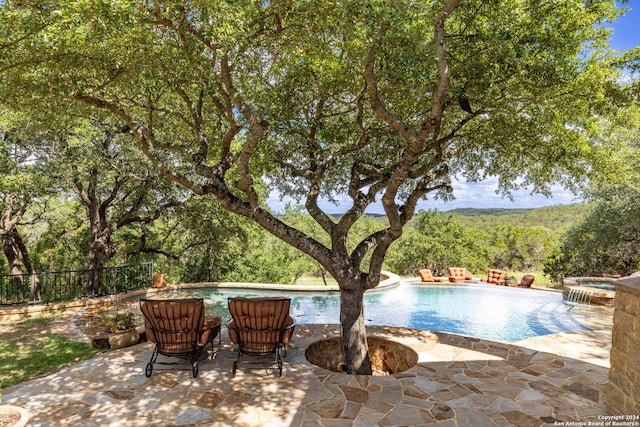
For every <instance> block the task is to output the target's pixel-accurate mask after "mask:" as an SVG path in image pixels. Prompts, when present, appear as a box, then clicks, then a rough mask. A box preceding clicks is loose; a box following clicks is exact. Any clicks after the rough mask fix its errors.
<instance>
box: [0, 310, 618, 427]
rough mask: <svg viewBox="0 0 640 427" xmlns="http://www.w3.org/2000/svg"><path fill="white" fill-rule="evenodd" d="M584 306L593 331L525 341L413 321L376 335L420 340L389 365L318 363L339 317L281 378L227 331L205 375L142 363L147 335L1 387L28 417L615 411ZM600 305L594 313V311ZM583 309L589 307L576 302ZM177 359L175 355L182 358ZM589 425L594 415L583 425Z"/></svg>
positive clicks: (329, 425) (274, 419)
mask: <svg viewBox="0 0 640 427" xmlns="http://www.w3.org/2000/svg"><path fill="white" fill-rule="evenodd" d="M585 310H587V311H586V312H585V313H583V315H582V320H583V321H584V322H585V323H589V322H591V323H592V324H593V325H597V328H592V329H595V330H594V331H590V332H581V333H573V334H557V335H548V336H543V337H536V338H532V339H529V340H526V341H522V342H519V343H516V344H507V343H501V342H493V341H487V340H483V339H478V338H472V337H465V336H461V335H455V334H448V333H440V332H428V331H420V330H415V329H406V328H392V327H368V333H369V335H370V336H379V337H381V338H384V339H389V340H394V341H397V342H400V343H402V344H404V345H407V346H409V347H411V348H412V349H413V350H415V351H416V352H417V354H418V363H417V364H416V365H415V366H413V367H411V368H410V369H408V370H406V371H404V372H401V373H396V374H393V375H388V376H351V375H347V374H342V373H337V372H332V371H329V370H326V369H323V368H320V367H318V366H315V365H312V364H311V363H309V362H308V361H307V360H306V358H305V355H304V354H305V350H306V348H307V347H308V346H309V345H310V344H312V343H314V342H316V341H318V340H320V339H328V338H334V337H337V336H339V328H338V326H337V325H298V326H297V327H296V334H295V337H294V339H293V341H292V344H291V346H290V347H289V350H288V354H287V357H286V359H285V364H284V371H283V375H282V377H280V378H278V377H275V376H274V375H273V373H272V371H271V370H269V369H257V370H256V369H252V370H248V369H243V367H246V364H241V365H240V367H239V370H238V372H237V374H236V376H235V378H231V364H232V361H233V360H234V358H235V353H234V349H233V347H232V346H231V344H230V343H229V340H228V338H227V336H226V331H223V337H222V345H221V346H220V347H219V348H218V356H217V358H216V359H214V360H203V361H201V362H200V374H199V376H198V377H197V378H195V379H194V378H192V377H191V372H190V369H188V368H189V366H188V365H186V364H185V365H184V367H185V369H184V370H163V369H162V367H161V365H155V366H154V372H153V375H152V376H151V377H150V378H146V377H145V375H144V367H145V365H146V363H147V362H148V359H149V357H150V355H151V352H152V349H153V347H152V345H151V344H149V343H144V344H139V345H136V346H133V347H129V348H126V349H122V350H117V351H111V352H106V353H103V354H101V355H99V356H97V357H94V358H92V359H90V360H86V361H83V362H79V363H77V364H74V365H72V366H70V367H68V368H64V369H61V370H59V371H57V372H54V373H51V374H48V375H46V376H43V377H40V378H37V379H34V380H30V381H27V382H24V383H22V384H19V385H16V386H13V387H10V388H7V389H5V390H2V401H3V403H6V404H12V405H20V406H22V407H24V408H26V409H27V410H28V411H29V412H30V413H31V422H30V423H29V425H30V426H58V425H73V426H122V425H127V426H132V427H133V426H178V425H181V426H195V425H215V426H308V427H313V426H318V427H320V426H322V427H339V426H405V425H406V426H421V425H436V426H452V427H462V426H474V427H482V426H510V425H517V426H524V427H526V426H550V425H559V424H555V423H557V422H560V423H566V422H568V421H576V422H577V421H583V422H585V423H586V422H589V421H590V422H597V421H599V418H598V417H599V416H603V415H605V414H606V408H607V397H606V391H607V381H608V380H607V375H608V366H609V361H608V357H609V348H610V344H611V330H610V325H611V317H610V316H611V314H612V311H610V310H608V311H598V312H593V311H592V310H591V309H585ZM594 313H595V314H594ZM576 314H577V315H578V317H580V315H581V314H580V313H576ZM174 368H175V366H174ZM585 425H586V424H585Z"/></svg>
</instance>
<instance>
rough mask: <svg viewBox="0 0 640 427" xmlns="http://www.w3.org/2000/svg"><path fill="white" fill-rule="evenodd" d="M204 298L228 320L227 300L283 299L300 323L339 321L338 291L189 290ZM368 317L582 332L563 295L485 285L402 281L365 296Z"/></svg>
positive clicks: (449, 327) (500, 336)
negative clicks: (270, 296) (267, 297)
mask: <svg viewBox="0 0 640 427" xmlns="http://www.w3.org/2000/svg"><path fill="white" fill-rule="evenodd" d="M188 292H189V294H191V295H193V296H197V297H201V298H204V300H205V304H206V311H207V314H215V315H219V316H221V317H222V318H223V321H226V320H227V319H228V318H229V311H228V309H227V298H228V297H233V296H268V295H285V296H288V297H291V298H292V303H291V315H292V316H293V317H294V318H295V319H296V320H297V322H298V323H322V324H339V323H340V298H339V294H338V292H323V293H310V292H295V291H294V292H287V291H281V290H278V291H262V290H260V291H257V290H248V289H246V290H245V289H218V288H200V289H190V290H188ZM364 314H365V319H366V323H367V324H371V325H389V326H400V327H409V328H415V329H422V330H432V331H442V332H452V333H457V334H463V335H468V336H475V337H479V338H485V339H489V340H497V341H508V342H515V341H520V340H523V339H526V338H530V337H534V336H539V335H547V334H551V333H558V332H572V331H578V330H584V328H583V327H582V326H581V325H580V324H579V323H577V322H576V320H575V319H574V318H573V316H572V315H571V313H570V312H569V311H567V309H566V306H565V305H564V303H563V301H562V294H561V293H557V292H549V291H541V290H535V289H518V288H508V287H497V286H489V285H483V284H477V285H476V284H464V285H447V284H438V285H421V284H409V283H402V284H400V285H398V286H396V287H393V288H391V289H381V290H373V291H368V292H367V293H366V294H365V309H364Z"/></svg>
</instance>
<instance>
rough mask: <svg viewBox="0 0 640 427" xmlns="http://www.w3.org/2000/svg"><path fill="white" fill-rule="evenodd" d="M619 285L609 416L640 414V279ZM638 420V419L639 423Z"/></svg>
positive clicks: (617, 286)
mask: <svg viewBox="0 0 640 427" xmlns="http://www.w3.org/2000/svg"><path fill="white" fill-rule="evenodd" d="M615 284H616V300H615V312H614V315H613V335H612V343H611V358H610V359H611V368H610V369H609V390H608V400H609V413H610V414H616V415H639V414H640V351H639V349H640V276H629V277H628V278H624V279H620V280H618V281H616V282H615ZM636 421H637V420H636Z"/></svg>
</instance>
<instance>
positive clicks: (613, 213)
mask: <svg viewBox="0 0 640 427" xmlns="http://www.w3.org/2000/svg"><path fill="white" fill-rule="evenodd" d="M598 198H599V202H598V203H597V204H595V205H594V206H593V208H592V211H591V212H590V213H589V215H587V217H586V218H585V219H584V220H583V221H581V222H579V223H577V224H575V225H574V226H573V227H572V228H571V229H570V230H569V231H568V232H567V234H566V235H565V236H564V239H563V241H562V244H561V245H560V247H559V248H558V249H557V250H556V251H554V253H553V254H552V256H551V257H550V258H549V259H548V260H547V262H546V264H545V268H544V271H545V273H546V274H547V275H549V276H551V277H553V278H555V280H557V281H561V280H562V278H564V277H576V276H601V275H602V274H603V273H608V274H621V275H623V276H626V275H629V274H632V273H635V272H637V271H638V270H639V269H640V250H639V249H638V248H639V243H640V192H639V191H638V189H636V188H629V187H618V188H609V189H607V190H606V191H603V192H601V193H600V194H599V195H598Z"/></svg>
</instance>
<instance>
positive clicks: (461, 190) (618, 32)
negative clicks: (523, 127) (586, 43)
mask: <svg viewBox="0 0 640 427" xmlns="http://www.w3.org/2000/svg"><path fill="white" fill-rule="evenodd" d="M625 7H628V8H630V9H629V10H628V11H627V12H626V14H625V15H624V16H622V17H620V18H618V19H617V20H616V22H614V23H613V25H612V28H613V34H612V36H611V39H610V41H609V43H610V45H611V47H612V48H613V49H616V50H620V51H623V50H628V49H631V48H633V47H636V46H638V45H640V0H630V1H629V2H627V3H626V5H625ZM453 188H454V190H453V194H454V196H455V197H456V199H455V200H453V201H450V202H447V203H444V202H441V201H437V200H427V201H422V202H421V203H420V204H419V205H418V209H424V210H427V209H438V210H440V211H447V210H451V209H457V208H508V209H522V208H537V207H542V206H553V205H563V204H569V203H575V202H579V201H580V200H579V199H576V197H575V196H574V195H573V194H572V193H570V192H568V191H566V190H564V189H563V188H561V187H560V186H554V187H552V197H550V198H547V197H545V196H542V195H539V194H536V195H532V194H530V192H529V191H526V190H522V191H518V192H515V193H514V194H513V201H511V200H509V199H506V198H502V197H501V196H500V195H498V194H496V192H495V191H496V189H497V179H495V178H493V179H489V180H487V181H483V182H479V183H467V182H464V181H458V182H456V183H454V187H453ZM286 202H287V200H286V199H285V200H284V201H280V200H279V197H278V195H277V194H272V195H271V197H270V198H269V201H268V203H269V206H271V208H272V209H274V210H275V211H278V212H281V211H282V210H283V208H284V206H285V204H286ZM346 206H349V205H346ZM346 206H345V205H340V204H338V205H333V204H331V203H328V202H325V203H323V204H322V207H323V208H325V209H326V211H327V212H329V213H341V212H344V210H345V207H346ZM367 212H368V213H381V212H382V208H381V207H380V206H371V207H370V208H368V209H367Z"/></svg>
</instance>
